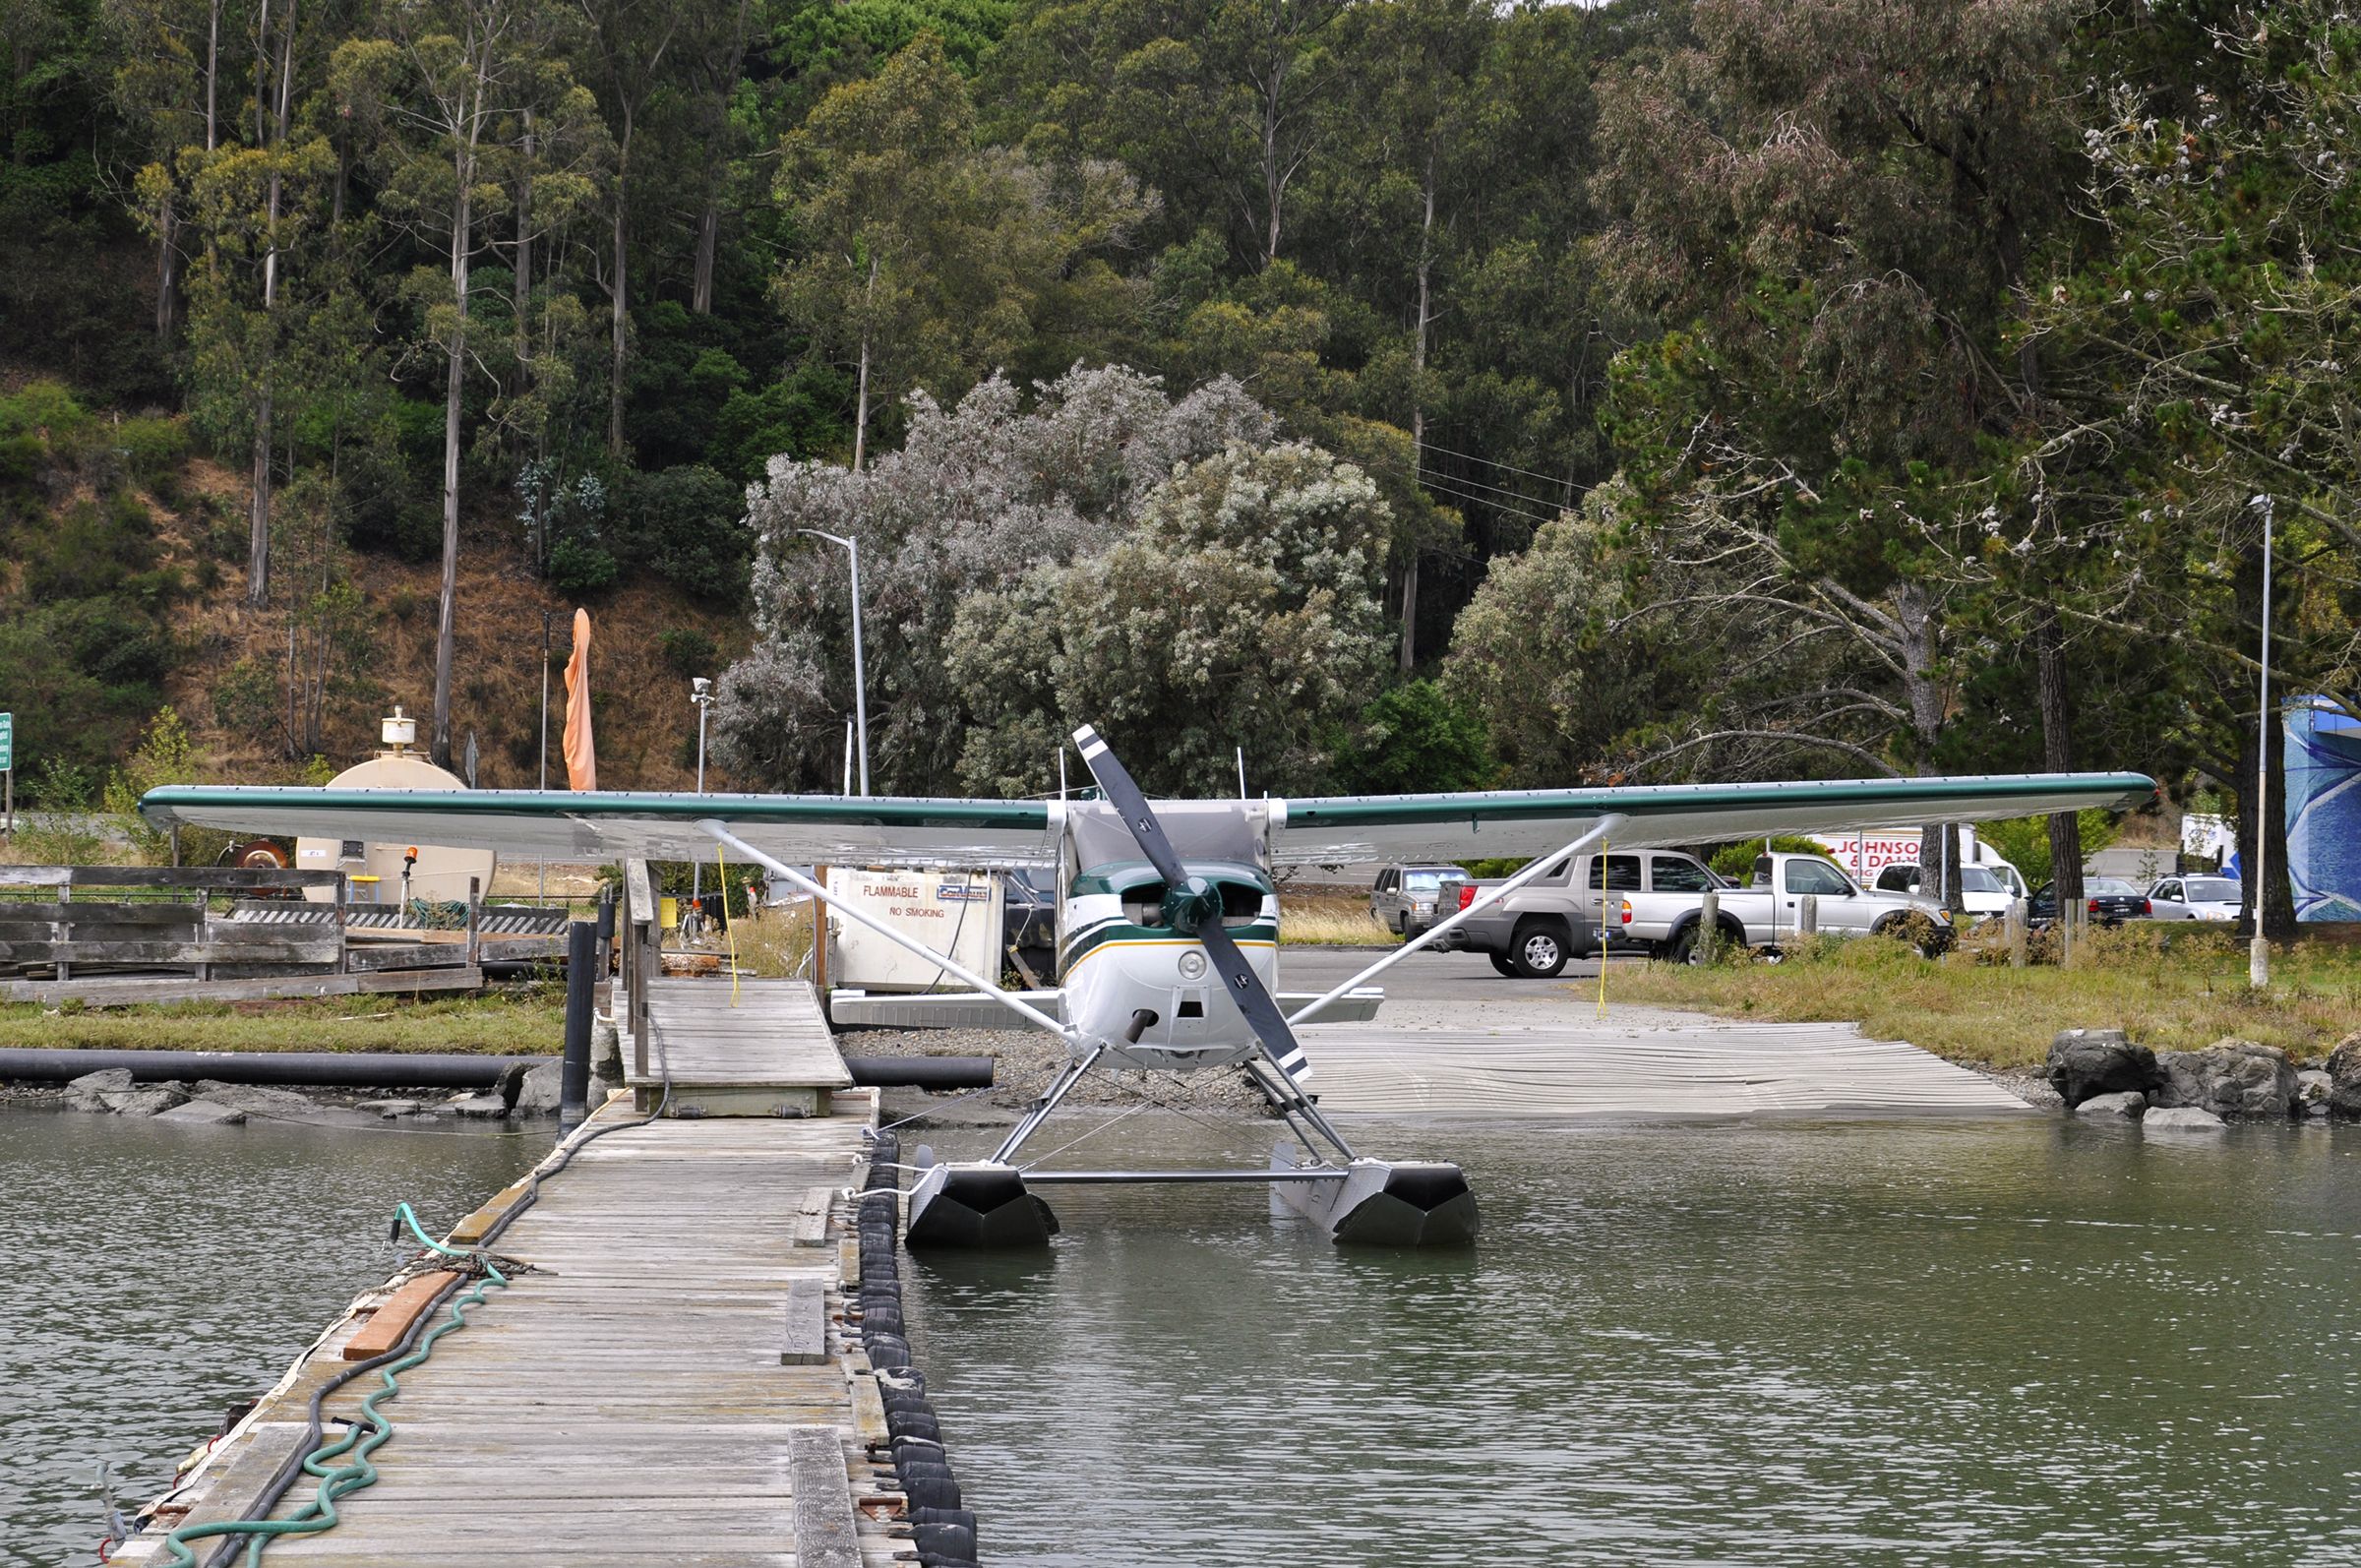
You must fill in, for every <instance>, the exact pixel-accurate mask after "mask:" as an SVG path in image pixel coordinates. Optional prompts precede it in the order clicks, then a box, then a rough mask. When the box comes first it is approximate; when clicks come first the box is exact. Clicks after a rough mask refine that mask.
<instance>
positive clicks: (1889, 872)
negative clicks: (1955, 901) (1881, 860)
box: [1877, 861, 2017, 916]
mask: <svg viewBox="0 0 2361 1568" xmlns="http://www.w3.org/2000/svg"><path fill="white" fill-rule="evenodd" d="M1926 879H1927V878H1926V877H1925V876H1923V875H1922V874H1920V872H1919V870H1918V868H1917V867H1915V866H1912V865H1909V864H1907V862H1899V861H1898V862H1896V863H1895V864H1893V865H1891V866H1888V867H1886V868H1884V869H1883V870H1882V871H1880V872H1879V873H1878V874H1877V890H1878V891H1879V892H1881V893H1918V892H1924V893H1925V894H1926V895H1927V896H1928V897H1930V898H1931V897H1933V896H1934V890H1933V889H1932V888H1923V887H1921V886H1920V885H1919V884H1920V883H1921V882H1923V881H1925V880H1926ZM2016 898H2017V895H2016V894H2015V893H2013V892H2011V891H2009V886H2008V883H2006V882H2005V881H2003V880H2001V877H2000V874H1999V873H1998V872H1996V871H1994V870H1993V869H1992V868H1990V867H1988V866H1963V867H1961V868H1960V900H1961V902H1962V903H1964V904H1966V905H1967V913H1968V914H1970V915H1976V916H1983V915H2005V914H2007V913H2008V912H2009V905H2010V904H2012V903H2014V902H2015V901H2016Z"/></svg>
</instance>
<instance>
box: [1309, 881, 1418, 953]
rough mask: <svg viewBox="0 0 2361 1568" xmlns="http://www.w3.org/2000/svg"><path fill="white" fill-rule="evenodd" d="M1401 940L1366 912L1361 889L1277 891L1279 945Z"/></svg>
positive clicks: (1391, 944)
mask: <svg viewBox="0 0 2361 1568" xmlns="http://www.w3.org/2000/svg"><path fill="white" fill-rule="evenodd" d="M1401 941H1402V938H1401V937H1399V936H1397V935H1394V934H1393V933H1392V932H1390V931H1387V930H1386V929H1385V928H1384V927H1383V926H1380V925H1379V924H1377V921H1376V920H1375V918H1374V917H1372V916H1371V915H1370V914H1369V895H1368V894H1367V893H1366V892H1365V891H1362V889H1360V888H1354V887H1337V888H1325V887H1323V888H1317V889H1314V888H1304V889H1302V890H1300V891H1297V890H1282V891H1281V892H1280V894H1279V944H1280V945H1281V946H1283V947H1395V946H1399V945H1401Z"/></svg>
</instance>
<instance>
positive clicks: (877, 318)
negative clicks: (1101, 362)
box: [777, 33, 1148, 472]
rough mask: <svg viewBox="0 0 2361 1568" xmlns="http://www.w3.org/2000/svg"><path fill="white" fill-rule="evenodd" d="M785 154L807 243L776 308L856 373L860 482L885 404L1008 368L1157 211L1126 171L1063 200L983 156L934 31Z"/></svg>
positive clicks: (1005, 158)
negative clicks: (1078, 277)
mask: <svg viewBox="0 0 2361 1568" xmlns="http://www.w3.org/2000/svg"><path fill="white" fill-rule="evenodd" d="M784 151H785V156H784V159H783V161H782V164H781V167H780V171H779V176H778V186H777V190H778V195H779V198H780V200H781V201H782V202H783V203H787V204H790V205H791V206H792V208H793V211H794V213H795V216H796V219H797V225H798V229H799V233H798V236H797V253H796V254H795V255H794V256H793V258H792V259H791V260H790V261H789V263H788V265H787V267H786V269H785V271H783V272H782V273H781V275H780V277H779V281H778V292H779V297H780V300H781V302H782V303H783V304H784V305H785V307H786V311H787V314H788V317H789V319H790V320H791V321H793V322H794V323H795V325H796V326H797V327H798V328H800V329H801V330H802V331H803V332H807V333H809V334H810V336H811V339H812V341H813V343H814V344H815V345H816V347H817V348H818V349H819V350H820V351H822V352H824V353H828V354H831V355H833V356H834V357H836V358H837V360H838V361H839V362H840V363H843V364H845V365H846V366H847V368H849V369H851V370H852V372H853V374H854V413H853V452H852V467H853V470H854V471H855V472H859V471H860V470H861V469H862V468H863V467H864V466H865V464H866V462H867V458H868V449H869V440H870V425H871V414H872V411H873V410H874V409H875V408H877V407H878V406H879V405H880V403H882V402H885V401H886V400H887V399H892V398H898V397H899V396H900V395H901V394H902V393H903V392H907V391H909V390H911V389H913V388H927V389H929V390H931V391H934V392H938V393H941V394H944V395H949V394H951V393H953V392H956V391H957V390H958V389H959V388H961V387H963V386H965V385H966V384H967V383H969V382H971V381H973V380H974V379H975V378H976V377H978V376H980V375H982V374H983V373H985V372H986V371H988V370H991V369H993V368H995V367H998V366H1002V365H1007V364H1010V363H1013V362H1014V361H1015V360H1016V359H1017V357H1018V356H1019V355H1020V354H1021V353H1023V352H1024V351H1025V349H1026V347H1027V345H1028V343H1029V342H1030V340H1031V339H1032V338H1033V336H1034V334H1035V332H1036V331H1037V324H1038V323H1039V322H1040V321H1041V320H1042V315H1043V307H1044V305H1045V302H1048V301H1051V300H1052V299H1054V298H1055V297H1056V296H1058V295H1059V292H1060V290H1061V289H1062V287H1063V285H1064V284H1065V282H1066V281H1067V280H1068V279H1069V278H1070V276H1071V275H1072V273H1073V272H1074V271H1075V270H1076V269H1077V268H1078V267H1079V266H1081V265H1082V264H1083V263H1084V261H1085V259H1086V256H1087V254H1088V253H1089V252H1090V251H1091V250H1092V249H1094V248H1105V247H1109V246H1113V245H1120V243H1121V242H1122V240H1123V238H1124V236H1125V235H1127V233H1128V232H1129V231H1130V229H1131V228H1132V227H1133V226H1134V225H1135V224H1136V223H1137V221H1138V220H1139V218H1140V217H1142V216H1143V215H1144V214H1145V213H1146V212H1147V211H1148V203H1147V200H1146V198H1145V197H1144V196H1143V195H1142V193H1141V192H1140V191H1139V190H1138V188H1137V187H1136V185H1134V184H1133V183H1132V182H1131V181H1130V180H1129V178H1128V177H1127V176H1125V175H1123V174H1122V172H1121V171H1120V170H1114V169H1107V168H1105V167H1104V166H1101V167H1100V169H1099V177H1098V178H1095V179H1093V180H1091V181H1089V182H1087V183H1086V184H1084V185H1083V186H1081V187H1080V188H1079V189H1078V190H1074V189H1071V188H1069V189H1068V190H1067V191H1065V192H1062V193H1061V192H1060V191H1059V189H1058V188H1056V187H1054V186H1053V184H1052V182H1051V180H1050V179H1049V177H1048V176H1047V174H1046V172H1045V171H1044V170H1043V169H1041V168H1040V167H1038V166H1036V165H1035V164H1034V163H1033V161H1032V160H1031V159H1030V158H1028V157H1027V156H1026V155H1025V154H1023V153H1022V152H1011V151H980V150H978V149H977V147H976V146H975V143H974V115H973V111H972V108H971V105H970V101H969V96H968V87H967V82H966V79H965V78H963V77H961V76H960V75H959V73H958V72H957V71H956V70H955V69H954V68H953V67H952V65H951V63H950V61H949V60H948V59H947V58H946V57H945V55H944V53H943V49H942V44H941V40H940V39H938V37H936V36H935V35H934V34H932V33H924V34H921V35H920V36H919V37H918V38H917V39H916V40H915V41H913V42H912V43H910V44H909V45H908V46H907V47H905V48H904V49H902V50H901V52H899V53H898V54H896V55H894V56H893V58H892V59H891V60H889V61H887V62H886V64H885V67H884V69H883V70H881V71H879V72H878V75H877V76H875V77H873V78H871V79H869V80H867V81H862V82H854V83H848V84H847V85H845V86H844V87H841V88H838V89H836V90H834V91H832V92H830V93H829V94H828V95H827V96H826V97H825V98H823V99H822V100H820V102H819V104H818V106H817V107H816V108H815V109H814V110H813V111H812V115H811V118H810V119H808V120H807V121H806V122H805V123H804V124H803V126H802V127H800V128H799V129H798V130H797V131H796V132H795V133H794V134H793V135H791V136H789V137H788V138H787V141H786V145H785V149H784ZM1061 194H1062V195H1065V196H1068V197H1070V198H1074V199H1071V200H1062V201H1061V200H1059V197H1060V195H1061Z"/></svg>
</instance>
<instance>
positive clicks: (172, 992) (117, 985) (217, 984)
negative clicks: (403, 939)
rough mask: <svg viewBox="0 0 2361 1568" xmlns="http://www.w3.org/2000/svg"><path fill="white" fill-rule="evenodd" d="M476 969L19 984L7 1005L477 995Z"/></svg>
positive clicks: (129, 1004)
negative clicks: (435, 993)
mask: <svg viewBox="0 0 2361 1568" xmlns="http://www.w3.org/2000/svg"><path fill="white" fill-rule="evenodd" d="M483 984H484V972H483V971H482V970H480V969H429V970H416V969H404V970H396V971H392V972H389V973H385V974H370V975H333V974H317V975H283V976H261V977H255V978H252V979H244V980H199V979H197V978H196V977H195V976H193V975H157V976H141V977H136V978H135V977H129V976H109V977H105V978H101V979H94V980H20V981H18V982H16V983H15V984H14V985H12V986H10V987H9V990H8V995H9V998H10V999H11V1000H13V1001H64V1000H66V999H67V998H68V997H72V998H74V999H76V1000H79V1001H81V1002H82V1003H83V1004H84V1005H86V1006H91V1007H132V1006H140V1005H143V1004H146V1003H149V1002H163V1001H257V1000H261V999H263V998H265V997H269V996H350V995H355V994H374V993H381V992H383V993H395V992H404V991H477V990H480V989H482V987H483Z"/></svg>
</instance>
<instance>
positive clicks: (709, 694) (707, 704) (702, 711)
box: [689, 675, 730, 904]
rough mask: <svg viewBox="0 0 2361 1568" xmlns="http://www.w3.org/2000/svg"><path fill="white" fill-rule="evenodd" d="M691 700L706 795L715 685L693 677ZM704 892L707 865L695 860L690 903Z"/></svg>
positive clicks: (700, 790) (699, 784)
mask: <svg viewBox="0 0 2361 1568" xmlns="http://www.w3.org/2000/svg"><path fill="white" fill-rule="evenodd" d="M689 700H690V701H692V702H694V703H696V793H697V794H699V795H702V794H704V793H705V716H706V715H707V714H709V713H711V712H712V711H713V683H712V682H710V681H708V680H706V679H705V678H704V677H703V676H701V675H699V676H696V677H693V678H692V679H691V680H690V682H689ZM704 890H705V863H704V862H703V861H701V860H693V861H691V862H690V863H689V902H690V903H691V904H695V903H696V900H697V897H698V895H700V894H701V893H703V892H704ZM721 893H722V898H723V900H724V901H725V902H726V901H727V900H728V898H729V893H730V890H729V889H728V888H727V887H724V888H723V889H722V890H721Z"/></svg>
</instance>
